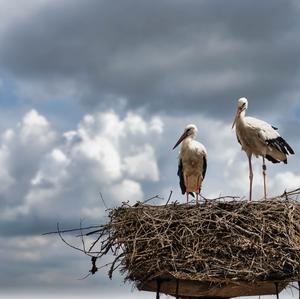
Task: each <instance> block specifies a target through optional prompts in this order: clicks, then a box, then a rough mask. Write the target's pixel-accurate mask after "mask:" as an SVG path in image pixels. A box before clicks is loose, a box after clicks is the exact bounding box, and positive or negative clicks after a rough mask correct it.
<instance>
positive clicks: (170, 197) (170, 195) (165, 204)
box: [165, 190, 173, 206]
mask: <svg viewBox="0 0 300 299" xmlns="http://www.w3.org/2000/svg"><path fill="white" fill-rule="evenodd" d="M172 193H173V191H172V190H171V191H170V195H169V198H168V200H167V202H166V204H165V206H167V205H168V203H169V201H170V199H171V197H172Z"/></svg>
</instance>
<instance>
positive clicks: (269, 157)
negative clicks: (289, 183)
mask: <svg viewBox="0 0 300 299" xmlns="http://www.w3.org/2000/svg"><path fill="white" fill-rule="evenodd" d="M266 159H267V160H269V161H271V162H272V163H280V161H279V160H276V159H274V158H273V157H272V156H270V155H266ZM285 161H286V160H285Z"/></svg>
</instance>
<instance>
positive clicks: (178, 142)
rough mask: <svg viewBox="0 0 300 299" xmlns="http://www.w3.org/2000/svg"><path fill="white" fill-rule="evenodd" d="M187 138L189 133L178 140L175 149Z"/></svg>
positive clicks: (185, 133)
mask: <svg viewBox="0 0 300 299" xmlns="http://www.w3.org/2000/svg"><path fill="white" fill-rule="evenodd" d="M186 137H188V133H187V132H184V133H183V134H182V135H181V136H180V138H179V139H178V141H177V142H176V144H175V145H174V147H173V149H174V148H176V147H177V146H178V145H179V144H180V143H181V142H182V141H183V140H184V139H185V138H186Z"/></svg>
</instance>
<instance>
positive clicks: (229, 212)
mask: <svg viewBox="0 0 300 299" xmlns="http://www.w3.org/2000/svg"><path fill="white" fill-rule="evenodd" d="M299 193H300V190H296V191H293V192H290V193H285V194H284V195H282V196H280V197H277V198H273V199H269V200H262V201H257V202H251V203H250V202H248V201H241V200H233V201H226V200H225V201H224V200H222V201H218V200H210V201H207V202H206V204H200V205H198V206H195V205H189V204H178V203H172V204H168V205H164V206H152V205H146V204H137V205H135V206H129V205H128V204H125V203H124V204H123V205H122V206H121V207H118V208H116V209H112V210H110V213H109V222H108V223H107V224H105V225H103V226H101V228H100V229H99V230H97V231H96V232H95V234H97V235H98V238H97V240H96V241H97V244H98V245H100V246H99V248H98V251H97V250H96V251H97V252H98V254H99V256H103V255H105V254H107V253H108V252H109V251H110V250H111V251H112V252H113V253H114V255H115V260H114V262H113V263H112V265H111V268H110V271H109V275H110V276H111V275H112V273H113V271H114V270H115V269H116V268H117V267H118V266H120V267H121V271H122V272H123V273H125V275H126V279H127V280H131V281H133V282H135V283H137V284H139V283H143V282H144V281H146V280H149V279H153V278H154V277H158V276H160V275H165V274H169V275H171V276H173V277H174V278H176V279H185V280H198V281H211V282H224V281H225V280H240V281H257V280H259V281H265V280H273V281H274V280H288V281H297V280H298V278H299V276H300V203H299V202H298V201H297V200H296V197H297V196H298V195H299ZM97 244H96V243H94V244H93V247H94V246H96V245H97Z"/></svg>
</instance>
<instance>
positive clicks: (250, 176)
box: [248, 154, 253, 201]
mask: <svg viewBox="0 0 300 299" xmlns="http://www.w3.org/2000/svg"><path fill="white" fill-rule="evenodd" d="M251 157H252V155H251V154H250V155H248V161H249V180H250V190H249V201H251V200H252V181H253V171H252V162H251Z"/></svg>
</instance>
